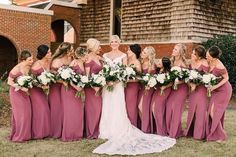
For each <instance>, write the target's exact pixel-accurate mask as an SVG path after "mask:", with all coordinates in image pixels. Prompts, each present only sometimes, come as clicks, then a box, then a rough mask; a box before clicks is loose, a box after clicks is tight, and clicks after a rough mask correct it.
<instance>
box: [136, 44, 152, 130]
mask: <svg viewBox="0 0 236 157" xmlns="http://www.w3.org/2000/svg"><path fill="white" fill-rule="evenodd" d="M155 56H156V51H155V49H154V48H153V47H152V46H148V47H146V48H144V50H143V51H142V53H141V60H142V65H141V66H142V71H143V73H145V74H146V73H150V74H155V73H156V69H155V63H154V61H155ZM153 92H154V88H150V89H145V87H142V88H141V89H140V91H139V96H138V98H139V99H138V100H139V101H138V103H139V104H138V109H139V117H140V120H141V130H142V131H143V132H145V133H151V99H152V94H153Z"/></svg>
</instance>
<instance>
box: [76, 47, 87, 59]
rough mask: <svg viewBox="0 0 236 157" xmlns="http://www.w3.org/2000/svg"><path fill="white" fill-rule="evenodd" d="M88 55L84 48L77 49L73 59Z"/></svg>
mask: <svg viewBox="0 0 236 157" xmlns="http://www.w3.org/2000/svg"><path fill="white" fill-rule="evenodd" d="M87 53H88V50H87V49H86V48H84V47H78V48H77V49H76V50H75V58H76V59H78V58H79V57H84V56H85V55H86V54H87Z"/></svg>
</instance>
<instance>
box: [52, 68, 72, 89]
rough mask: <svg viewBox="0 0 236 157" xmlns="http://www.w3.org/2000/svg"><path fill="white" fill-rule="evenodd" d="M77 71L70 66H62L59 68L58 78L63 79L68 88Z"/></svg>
mask: <svg viewBox="0 0 236 157" xmlns="http://www.w3.org/2000/svg"><path fill="white" fill-rule="evenodd" d="M75 75H76V73H75V72H74V70H73V69H71V68H70V67H69V66H62V67H60V68H59V69H58V70H57V75H56V80H58V81H63V82H64V83H63V84H64V86H65V87H66V88H67V87H68V84H69V83H70V82H71V81H73V80H74V78H75Z"/></svg>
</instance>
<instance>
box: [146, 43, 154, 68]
mask: <svg viewBox="0 0 236 157" xmlns="http://www.w3.org/2000/svg"><path fill="white" fill-rule="evenodd" d="M144 50H146V53H147V54H148V60H149V66H153V64H155V60H156V50H155V49H154V47H152V46H147V47H145V48H144Z"/></svg>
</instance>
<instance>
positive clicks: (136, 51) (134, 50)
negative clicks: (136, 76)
mask: <svg viewBox="0 0 236 157" xmlns="http://www.w3.org/2000/svg"><path fill="white" fill-rule="evenodd" d="M140 53H141V47H140V45H139V44H134V45H130V46H129V49H128V51H127V55H128V60H127V61H128V66H132V67H134V68H135V69H136V71H137V72H141V64H140V62H139V60H138V58H139V57H140ZM139 88H140V87H139V83H138V82H137V81H135V80H133V81H132V80H131V81H129V82H128V83H127V86H126V88H125V101H126V109H127V114H128V118H129V120H130V122H131V124H132V125H134V126H136V127H137V120H138V106H137V105H138V103H137V101H138V92H139Z"/></svg>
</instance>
